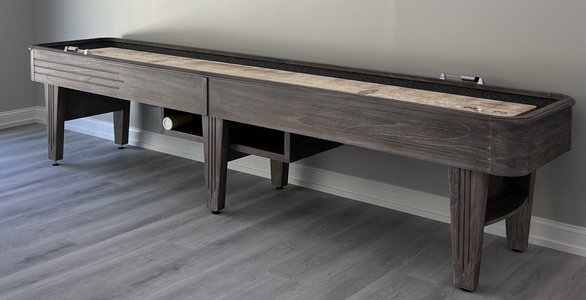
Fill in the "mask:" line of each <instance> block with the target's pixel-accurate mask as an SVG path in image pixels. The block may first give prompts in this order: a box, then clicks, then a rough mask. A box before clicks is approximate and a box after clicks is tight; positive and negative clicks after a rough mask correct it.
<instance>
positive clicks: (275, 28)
mask: <svg viewBox="0 0 586 300" xmlns="http://www.w3.org/2000/svg"><path fill="white" fill-rule="evenodd" d="M36 9H37V10H36V13H37V18H38V19H39V23H38V27H37V30H38V32H37V33H38V41H39V42H44V41H55V40H64V39H76V38H88V37H97V36H120V37H126V38H133V39H140V40H147V41H156V42H166V43H172V44H179V45H186V46H196V47H201V48H211V49H219V50H227V51H235V52H244V53H251V54H257V55H265V56H274V57H280V58H290V59H297V60H306V61H314V62H320V63H327V64H336V65H345V66H352V67H359V68H367V69H376V70H383V71H391V72H396V73H406V74H414V75H421V76H427V77H436V76H439V74H440V73H441V72H447V73H449V74H467V75H478V76H482V77H484V79H485V80H486V82H487V84H490V85H499V86H505V87H513V88H523V89H534V90H545V91H551V92H560V93H565V94H569V95H571V96H573V97H574V98H575V99H576V100H577V102H578V103H577V105H576V106H575V114H574V118H575V123H574V146H573V151H572V152H571V153H569V154H566V155H564V156H563V157H562V158H560V159H558V160H556V161H555V162H553V163H551V164H549V165H547V166H545V167H544V168H542V169H541V171H540V172H539V173H538V179H537V190H536V200H535V201H536V203H535V210H534V212H535V215H537V216H539V217H543V218H546V219H550V220H554V221H559V222H563V223H568V224H573V225H577V226H581V227H586V218H585V216H586V201H584V200H586V189H584V187H583V186H584V180H585V178H586V156H585V155H584V153H586V144H585V143H586V121H584V117H586V106H585V105H584V101H586V89H584V88H583V85H584V81H585V79H586V55H585V54H586V34H585V32H584V29H585V28H586V1H583V0H565V1H545V0H518V1H510V0H492V1H469V0H444V1H434V0H428V1H392V0H369V1H349V0H322V1H312V0H298V1H290V0H250V1H235V0H233V1H227V0H200V1H192V0H174V1H169V0H100V1H79V0H44V1H38V2H37V7H36ZM40 104H42V103H41V102H40ZM152 112H153V110H152V109H149V108H143V109H141V111H140V116H138V117H141V119H142V121H141V122H140V123H144V124H146V123H149V122H150V121H152V122H153V123H154V122H158V120H150V118H152V114H153V113H152ZM303 163H305V164H309V165H311V166H316V167H319V168H324V169H327V170H331V171H335V172H339V173H342V174H347V175H352V176H359V177H364V178H368V179H372V180H375V181H380V182H384V183H389V184H393V185H397V186H401V187H406V188H410V189H415V190H420V191H424V192H427V193H432V194H437V195H442V196H447V175H446V172H447V170H446V167H444V166H440V165H435V164H430V163H426V162H421V161H415V160H411V159H406V158H401V157H397V156H393V155H387V154H382V153H373V152H371V151H366V150H363V149H357V148H352V147H343V148H340V149H337V150H334V151H332V152H330V153H327V154H323V155H320V156H317V157H314V158H312V159H309V160H307V161H305V162H303Z"/></svg>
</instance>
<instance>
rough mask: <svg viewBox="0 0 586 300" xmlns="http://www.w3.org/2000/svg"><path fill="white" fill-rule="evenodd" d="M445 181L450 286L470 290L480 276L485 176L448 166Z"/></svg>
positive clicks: (485, 189) (486, 186)
mask: <svg viewBox="0 0 586 300" xmlns="http://www.w3.org/2000/svg"><path fill="white" fill-rule="evenodd" d="M449 180H450V207H451V219H452V259H453V264H454V284H455V285H456V286H457V287H459V288H462V289H465V290H468V291H474V290H475V289H476V288H477V287H478V280H479V276H480V260H481V257H482V242H483V234H484V218H485V215H486V201H487V197H488V184H489V175H488V174H484V173H480V172H475V171H470V170H465V169H460V168H455V167H450V168H449Z"/></svg>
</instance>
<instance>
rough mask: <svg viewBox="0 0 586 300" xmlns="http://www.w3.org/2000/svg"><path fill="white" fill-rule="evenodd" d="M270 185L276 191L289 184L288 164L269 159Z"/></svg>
mask: <svg viewBox="0 0 586 300" xmlns="http://www.w3.org/2000/svg"><path fill="white" fill-rule="evenodd" d="M271 183H272V184H273V186H275V187H276V188H277V189H282V188H283V187H284V186H286V185H287V184H289V164H288V163H285V162H282V161H278V160H272V159H271Z"/></svg>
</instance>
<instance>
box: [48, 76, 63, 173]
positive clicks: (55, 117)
mask: <svg viewBox="0 0 586 300" xmlns="http://www.w3.org/2000/svg"><path fill="white" fill-rule="evenodd" d="M64 101H65V99H64V91H63V89H60V88H59V87H58V86H55V85H51V84H45V107H46V110H47V145H48V154H49V159H50V160H52V161H53V162H54V163H53V165H54V166H58V165H59V164H58V163H57V161H58V160H61V159H63V142H64V136H65V105H64Z"/></svg>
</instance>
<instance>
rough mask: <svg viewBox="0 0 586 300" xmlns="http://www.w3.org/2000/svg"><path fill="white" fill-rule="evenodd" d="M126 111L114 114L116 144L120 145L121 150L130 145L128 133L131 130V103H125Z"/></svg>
mask: <svg viewBox="0 0 586 300" xmlns="http://www.w3.org/2000/svg"><path fill="white" fill-rule="evenodd" d="M123 106H124V109H123V110H119V111H115V112H114V113H113V121H114V142H115V143H116V144H117V145H120V149H122V148H124V147H123V146H124V145H126V144H128V131H129V128H130V101H125V102H124V104H123Z"/></svg>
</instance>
